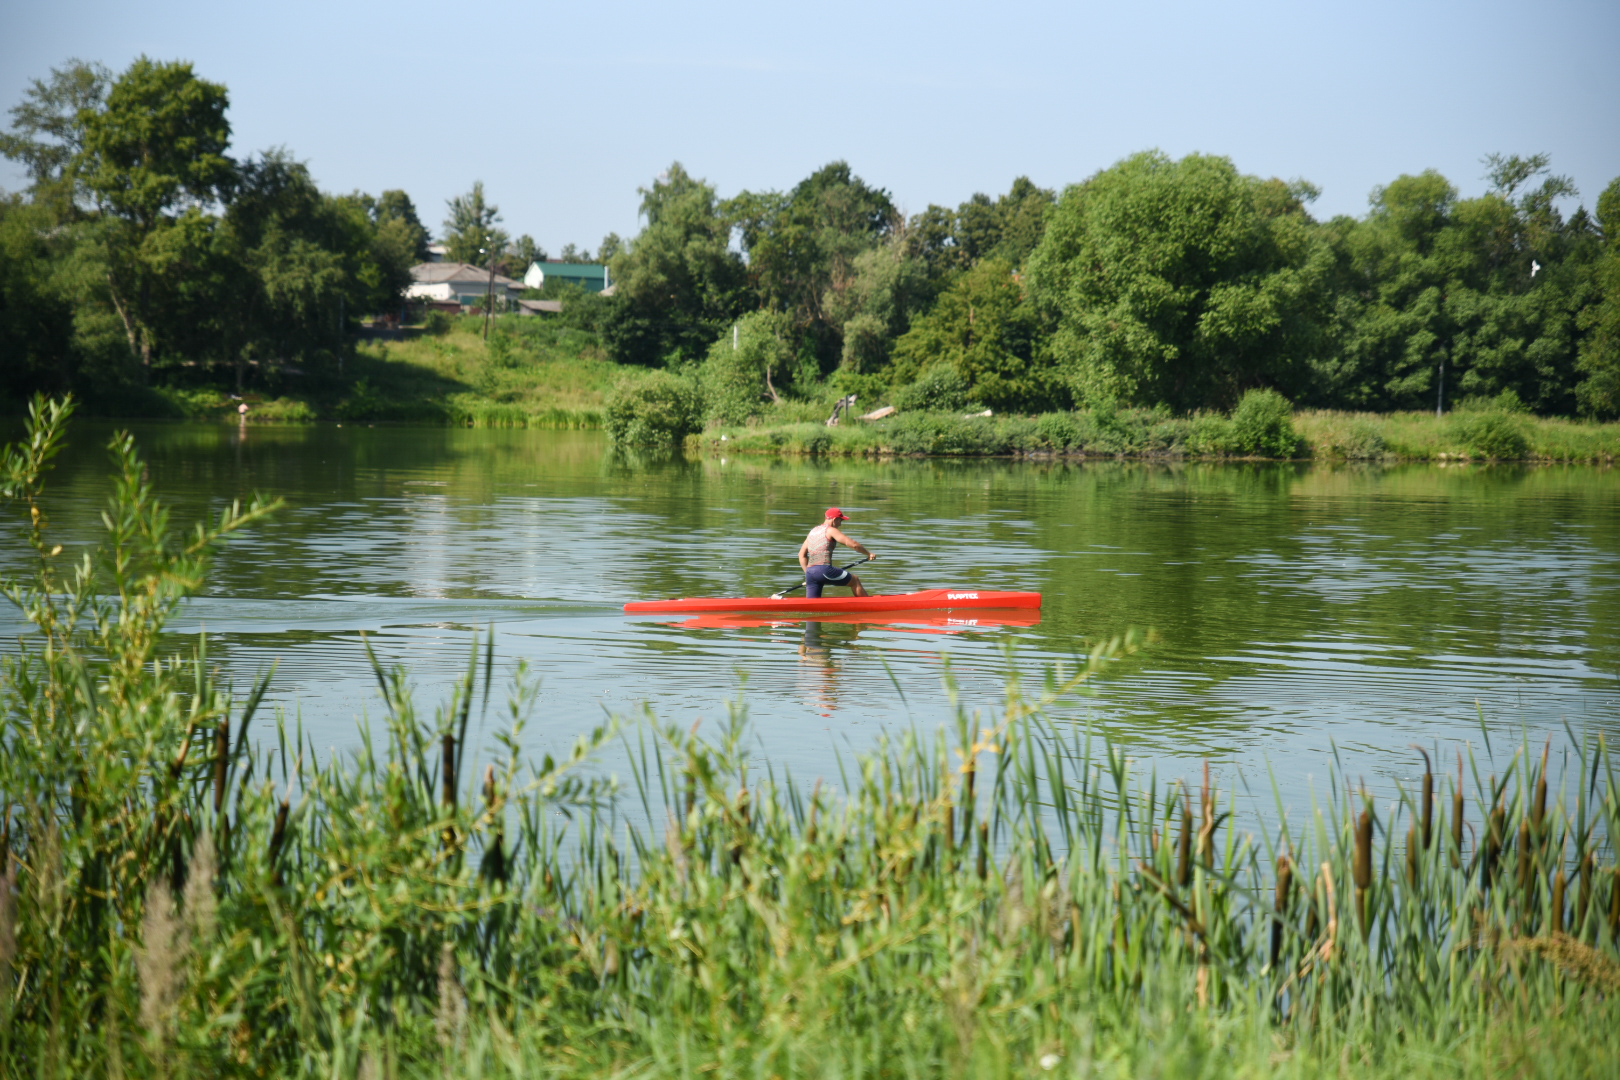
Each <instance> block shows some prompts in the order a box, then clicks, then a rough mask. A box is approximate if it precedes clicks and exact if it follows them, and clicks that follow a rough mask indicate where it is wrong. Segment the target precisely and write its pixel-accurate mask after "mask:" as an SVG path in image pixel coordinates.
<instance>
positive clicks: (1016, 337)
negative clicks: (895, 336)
mask: <svg viewBox="0 0 1620 1080" xmlns="http://www.w3.org/2000/svg"><path fill="white" fill-rule="evenodd" d="M1038 327H1039V322H1038V320H1037V319H1036V317H1035V312H1034V310H1033V309H1032V308H1031V306H1030V305H1029V304H1028V302H1027V301H1026V298H1025V296H1024V289H1023V286H1022V285H1021V284H1020V283H1019V281H1018V280H1017V278H1016V277H1015V276H1014V274H1013V265H1012V263H1010V262H1008V261H1007V260H1005V259H1002V258H997V257H991V258H987V259H983V260H981V261H980V262H979V263H978V264H977V265H975V266H974V267H973V268H972V269H970V270H968V271H966V272H964V273H963V274H961V275H960V276H958V277H957V278H956V279H955V281H953V282H952V284H951V286H950V288H948V289H946V290H945V292H944V293H942V294H941V295H940V298H939V302H938V303H936V304H935V305H934V306H933V308H932V309H931V310H930V311H929V312H928V313H927V314H925V315H922V316H921V317H919V318H917V319H916V320H914V321H913V322H912V324H911V328H910V330H909V331H907V333H906V334H905V336H903V337H902V338H900V340H899V341H898V342H896V344H895V347H894V368H893V373H892V374H893V378H894V381H895V383H896V384H905V383H909V382H911V381H913V380H915V379H916V378H917V376H918V375H920V374H921V373H922V372H923V371H924V370H926V369H928V368H931V367H934V366H936V365H941V366H945V367H949V368H951V369H953V370H954V371H955V372H956V374H957V375H958V376H959V377H960V379H961V381H962V384H963V385H964V386H965V387H966V389H967V391H968V393H969V395H970V397H971V398H972V399H973V400H975V401H979V402H982V403H983V404H985V405H988V406H990V407H992V408H995V409H1026V410H1038V409H1051V408H1055V407H1059V406H1062V405H1066V404H1067V403H1068V400H1069V392H1068V388H1067V387H1066V386H1065V385H1064V382H1063V379H1062V378H1061V376H1060V375H1059V373H1058V372H1057V371H1056V370H1054V369H1053V367H1052V366H1051V364H1050V363H1048V362H1044V361H1045V360H1046V358H1045V357H1043V356H1040V355H1039V344H1038V341H1037V330H1038Z"/></svg>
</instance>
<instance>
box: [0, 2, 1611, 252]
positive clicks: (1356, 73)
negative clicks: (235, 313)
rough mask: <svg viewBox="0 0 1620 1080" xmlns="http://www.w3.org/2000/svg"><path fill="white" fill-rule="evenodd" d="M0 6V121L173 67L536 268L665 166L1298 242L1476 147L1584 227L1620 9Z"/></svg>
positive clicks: (1597, 178) (254, 117) (346, 180)
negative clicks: (1145, 153) (1169, 169)
mask: <svg viewBox="0 0 1620 1080" xmlns="http://www.w3.org/2000/svg"><path fill="white" fill-rule="evenodd" d="M13 2H14V3H16V6H15V7H12V6H11V5H10V4H8V5H7V7H8V8H10V10H9V11H7V12H6V13H5V15H4V26H5V28H6V29H5V32H4V33H3V34H0V103H3V104H4V107H5V108H6V109H9V108H11V107H12V106H13V105H15V104H16V103H17V102H19V101H20V100H21V99H22V95H23V93H24V91H25V90H26V89H27V87H28V85H29V81H30V80H31V79H32V78H35V77H40V76H44V75H45V74H46V73H47V72H48V71H49V70H50V69H51V68H52V67H55V66H58V65H60V64H62V63H63V62H64V61H66V60H68V59H69V58H74V57H76V58H79V59H83V60H95V61H100V62H102V63H104V64H106V65H108V66H109V67H111V68H112V69H114V70H115V71H120V70H122V69H123V68H125V67H126V66H127V65H128V64H129V63H130V61H131V60H133V59H134V58H135V57H137V56H140V55H142V54H145V55H148V56H151V57H153V58H155V59H162V60H172V59H183V60H188V61H190V62H192V63H193V64H194V65H195V70H196V72H197V73H198V74H199V75H201V76H202V77H204V78H208V79H211V80H214V81H216V82H222V83H224V84H225V85H226V86H227V88H228V89H229V91H230V101H231V108H230V114H229V116H230V121H231V124H232V128H233V132H234V135H233V151H232V152H233V153H234V154H236V155H237V156H246V155H248V154H250V153H253V152H256V151H261V150H264V149H267V148H271V147H284V148H286V149H287V150H289V151H290V152H291V153H292V154H293V155H294V156H295V157H297V158H299V159H301V160H303V161H306V162H308V164H309V167H310V170H311V172H312V173H313V175H314V176H315V178H316V180H317V182H318V183H319V184H320V185H321V186H322V187H323V188H325V189H327V190H329V191H334V192H348V191H353V190H357V189H358V190H362V191H367V192H371V193H373V194H375V193H377V192H380V191H383V190H385V189H388V188H403V189H404V190H405V191H406V192H408V193H409V194H410V196H411V198H412V199H413V200H414V201H415V203H416V206H417V208H418V213H419V214H420V216H421V218H422V220H423V222H424V223H425V224H426V225H427V226H428V228H429V229H430V230H432V231H433V232H434V233H435V234H436V235H437V234H438V233H439V232H440V231H441V222H442V221H443V219H444V217H445V202H446V200H448V199H449V198H451V197H452V196H455V195H458V194H461V193H463V192H465V191H467V190H468V189H469V188H470V187H471V186H472V183H473V181H475V180H482V181H483V182H484V186H485V192H486V195H487V197H488V198H489V199H490V200H491V201H493V202H495V203H496V204H497V205H499V207H500V209H501V213H502V217H503V219H504V220H503V225H504V227H505V228H506V229H507V230H508V232H510V233H511V234H512V235H513V236H518V235H520V234H524V233H527V234H530V235H532V236H533V237H534V238H535V239H536V240H537V241H539V243H540V244H541V245H542V246H543V247H545V248H546V249H547V250H548V251H550V252H551V253H553V254H555V253H557V252H558V251H560V249H561V248H562V246H563V245H564V244H565V243H575V244H579V245H581V246H582V247H589V248H594V247H595V246H596V245H597V244H598V243H599V242H600V240H601V238H602V237H603V236H604V235H606V234H607V233H609V232H617V233H619V234H620V235H622V236H626V237H630V236H633V235H634V234H635V233H636V232H637V231H639V228H640V222H639V220H638V215H637V209H638V206H639V203H640V196H639V195H638V193H637V189H638V188H640V187H643V186H646V185H648V184H649V183H651V182H652V180H653V179H654V178H655V177H656V176H657V175H658V174H659V173H661V172H663V171H664V170H665V169H666V168H667V167H668V166H669V164H670V163H671V162H673V161H680V162H681V163H682V164H683V165H685V166H686V168H687V169H688V170H689V171H690V172H692V173H693V174H694V175H697V176H701V177H704V178H706V179H707V180H708V181H709V182H710V183H712V184H713V185H715V187H716V188H717V189H718V191H719V193H720V194H721V196H722V197H725V196H730V195H734V194H736V193H737V192H739V191H743V190H756V191H758V190H766V189H787V188H790V187H792V186H793V185H794V184H795V183H797V182H798V181H799V180H801V179H803V178H804V177H806V176H808V175H809V174H810V173H812V172H813V171H815V170H816V169H817V168H819V167H821V166H822V165H825V164H826V163H828V162H830V161H835V160H840V159H841V160H845V161H847V162H849V164H850V166H851V167H852V168H853V169H854V171H855V172H856V173H857V174H858V175H859V176H861V177H862V178H863V179H864V180H866V182H867V183H869V184H872V185H874V186H877V187H882V188H884V189H886V190H887V191H888V192H889V194H890V196H891V197H892V198H893V199H894V201H895V203H896V204H897V205H898V206H899V207H900V208H901V209H903V210H904V211H906V212H907V213H908V214H909V213H917V212H918V211H921V210H923V209H924V208H925V207H927V206H928V205H929V204H930V203H938V204H941V205H946V206H955V205H957V204H958V203H961V202H963V201H964V200H966V199H968V198H969V197H970V196H972V195H973V194H974V193H975V192H985V193H986V194H989V195H992V196H994V195H997V194H1000V193H1002V192H1005V191H1006V190H1007V189H1008V187H1009V186H1010V185H1011V183H1012V180H1013V179H1014V178H1015V177H1017V176H1020V175H1027V176H1029V177H1030V178H1031V179H1033V180H1034V181H1035V182H1036V183H1038V184H1040V185H1041V186H1043V187H1050V188H1055V189H1061V188H1062V187H1064V186H1065V185H1067V184H1071V183H1077V182H1079V181H1082V180H1084V179H1085V178H1086V177H1088V176H1090V175H1091V174H1093V173H1095V172H1096V171H1097V170H1099V169H1103V168H1106V167H1108V166H1109V165H1111V164H1113V163H1114V162H1116V161H1118V160H1120V159H1121V158H1123V157H1125V156H1127V155H1130V154H1132V153H1135V152H1137V151H1141V150H1147V149H1153V148H1157V149H1159V150H1162V151H1164V152H1165V153H1167V154H1170V155H1171V156H1173V157H1180V156H1182V155H1184V154H1188V153H1192V152H1200V153H1212V154H1223V155H1226V156H1227V157H1230V158H1231V159H1232V160H1233V161H1234V162H1235V163H1236V165H1237V166H1238V168H1239V169H1241V170H1242V171H1244V172H1247V173H1253V174H1257V175H1261V176H1279V177H1282V178H1284V179H1294V178H1296V177H1297V178H1303V179H1306V180H1310V181H1312V182H1313V183H1315V184H1317V185H1318V186H1320V187H1321V189H1322V195H1321V198H1320V199H1319V200H1318V201H1317V203H1316V204H1315V206H1314V207H1313V208H1312V209H1313V212H1314V213H1315V214H1316V215H1317V216H1318V217H1322V218H1327V217H1331V216H1333V215H1336V214H1352V215H1357V216H1359V215H1361V214H1364V213H1365V212H1366V209H1367V200H1368V196H1369V193H1370V192H1371V191H1372V190H1373V189H1374V188H1375V187H1376V186H1378V185H1380V184H1385V183H1388V182H1389V181H1391V180H1393V179H1395V178H1396V177H1397V176H1399V175H1401V174H1402V173H1415V172H1421V171H1422V170H1424V169H1429V168H1433V169H1438V170H1439V171H1440V172H1441V173H1443V174H1444V175H1445V176H1447V177H1448V178H1449V179H1450V180H1451V181H1452V183H1453V184H1455V185H1456V186H1457V187H1458V188H1459V189H1460V190H1461V192H1462V194H1463V195H1465V196H1467V195H1475V194H1479V193H1480V192H1482V191H1483V190H1484V189H1485V186H1486V185H1485V183H1484V181H1483V175H1484V171H1485V169H1484V166H1483V165H1482V164H1481V163H1480V159H1481V158H1482V157H1483V156H1484V155H1485V154H1487V153H1490V152H1501V153H1518V154H1526V155H1528V154H1532V153H1547V154H1550V155H1551V158H1552V165H1553V168H1554V170H1555V171H1556V172H1559V173H1563V174H1565V175H1568V176H1570V177H1572V178H1573V179H1574V181H1575V184H1576V186H1577V188H1578V189H1579V191H1580V198H1579V200H1578V201H1579V202H1583V203H1585V204H1586V205H1588V206H1591V205H1593V204H1594V203H1595V201H1596V199H1597V196H1598V194H1599V193H1600V192H1601V191H1602V190H1603V188H1604V187H1605V186H1606V185H1607V184H1608V183H1609V182H1610V181H1611V180H1613V179H1615V178H1616V177H1620V61H1617V60H1616V59H1615V56H1614V52H1613V45H1614V42H1615V41H1616V40H1620V0H1540V2H1504V0H1475V2H1467V3H1465V2H1461V0H1453V2H1445V3H1441V2H1426V0H1403V2H1386V0H1367V2H1359V3H1346V2H1339V3H1332V4H1326V3H1312V2H1310V0H1291V2H1286V3H1275V2H1241V0H1233V2H1227V3H1220V4H1217V3H1193V2H1159V0H1139V2H1133V3H1119V2H1115V3H1096V2H1092V0H1070V2H1067V3H1061V2H1040V3H1007V4H1003V5H1000V6H990V5H984V4H971V5H970V4H967V3H962V2H960V0H932V2H929V3H921V2H884V0H867V2H848V0H823V2H822V3H819V4H805V3H797V4H784V3H780V2H775V0H749V2H737V0H715V2H710V3H703V4H693V3H685V2H680V0H661V2H656V3H647V2H642V0H619V2H617V3H585V2H580V3H575V4H572V5H561V4H534V3H528V4H510V3H498V2H497V3H485V4H481V5H456V4H443V3H440V4H425V3H419V2H417V0H393V2H390V3H386V4H385V3H374V2H369V0H368V2H343V0H327V2H325V3H307V2H304V0H283V2H281V3H278V4H258V5H251V6H250V5H238V4H219V3H217V2H214V3H200V2H175V3H156V2H142V0H120V2H116V3H114V2H106V0H77V2H75V3H72V4H41V3H34V4H27V5H24V4H21V3H20V2H17V0H13ZM8 121H9V118H8ZM22 186H24V178H23V176H22V173H21V172H20V170H18V169H17V168H16V167H15V166H14V165H13V164H12V163H10V162H3V161H0V187H3V188H7V189H12V190H16V189H19V188H21V187H22ZM1568 209H1573V206H1570V207H1568Z"/></svg>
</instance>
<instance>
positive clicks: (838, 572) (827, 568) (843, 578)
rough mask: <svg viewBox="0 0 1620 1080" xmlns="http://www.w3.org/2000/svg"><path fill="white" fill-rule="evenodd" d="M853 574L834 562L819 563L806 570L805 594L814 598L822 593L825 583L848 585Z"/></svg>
mask: <svg viewBox="0 0 1620 1080" xmlns="http://www.w3.org/2000/svg"><path fill="white" fill-rule="evenodd" d="M851 577H852V575H851V574H850V572H849V571H848V570H845V569H844V568H843V567H839V566H834V565H833V564H832V563H817V564H816V565H815V566H812V567H811V568H810V569H808V570H806V571H805V572H804V595H806V596H808V597H809V598H810V599H812V600H814V599H816V598H817V597H818V596H820V595H821V587H822V586H823V585H848V584H849V583H850V580H851Z"/></svg>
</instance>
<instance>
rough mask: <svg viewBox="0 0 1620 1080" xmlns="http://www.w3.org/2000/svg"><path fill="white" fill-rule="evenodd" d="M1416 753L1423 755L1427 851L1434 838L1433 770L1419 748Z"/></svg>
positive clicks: (1424, 841)
mask: <svg viewBox="0 0 1620 1080" xmlns="http://www.w3.org/2000/svg"><path fill="white" fill-rule="evenodd" d="M1418 753H1420V754H1422V755H1423V850H1424V851H1427V850H1429V844H1430V843H1431V842H1432V840H1433V837H1434V768H1433V766H1432V765H1430V764H1429V755H1428V752H1427V751H1425V750H1424V749H1423V748H1422V747H1421V746H1420V747H1418Z"/></svg>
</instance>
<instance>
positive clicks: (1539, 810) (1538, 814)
mask: <svg viewBox="0 0 1620 1080" xmlns="http://www.w3.org/2000/svg"><path fill="white" fill-rule="evenodd" d="M1551 750H1552V738H1551V737H1550V736H1549V737H1548V739H1547V745H1546V746H1544V747H1542V748H1541V775H1540V776H1538V777H1536V804H1535V809H1534V810H1532V811H1531V815H1532V816H1531V823H1532V824H1533V825H1535V827H1536V835H1537V836H1538V837H1539V836H1540V835H1541V826H1542V823H1543V822H1544V821H1545V820H1546V817H1547V754H1548V753H1549V752H1550V751H1551Z"/></svg>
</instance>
